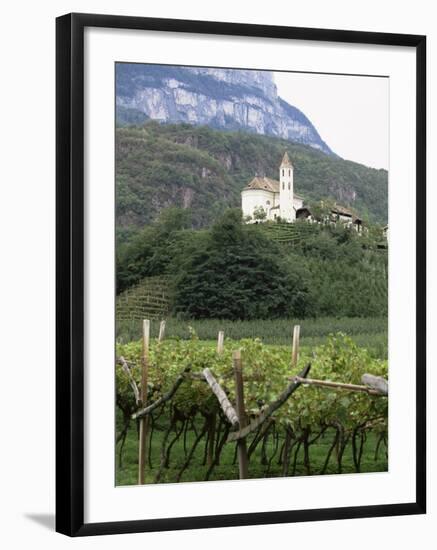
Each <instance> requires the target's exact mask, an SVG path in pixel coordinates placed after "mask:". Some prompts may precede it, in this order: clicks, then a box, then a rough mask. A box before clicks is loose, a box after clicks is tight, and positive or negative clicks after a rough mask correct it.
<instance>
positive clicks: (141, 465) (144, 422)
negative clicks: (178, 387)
mask: <svg viewBox="0 0 437 550" xmlns="http://www.w3.org/2000/svg"><path fill="white" fill-rule="evenodd" d="M149 342H150V321H149V320H148V319H144V321H143V354H142V370H141V396H140V397H141V405H142V406H143V407H144V406H145V405H146V404H147V382H148V375H149ZM148 423H149V422H148V416H145V417H143V418H141V419H140V441H139V451H138V483H139V485H143V484H144V474H145V471H144V470H145V466H146V457H147V431H148V430H147V428H148Z"/></svg>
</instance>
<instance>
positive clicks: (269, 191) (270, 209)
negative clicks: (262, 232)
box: [241, 152, 362, 232]
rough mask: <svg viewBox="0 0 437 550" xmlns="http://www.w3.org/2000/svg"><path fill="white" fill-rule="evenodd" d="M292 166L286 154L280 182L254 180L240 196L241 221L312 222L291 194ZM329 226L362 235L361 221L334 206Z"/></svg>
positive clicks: (292, 190)
mask: <svg viewBox="0 0 437 550" xmlns="http://www.w3.org/2000/svg"><path fill="white" fill-rule="evenodd" d="M293 171H294V169H293V164H292V163H291V160H290V158H289V157H288V153H287V152H285V154H284V156H283V158H282V162H281V165H280V167H279V181H277V180H273V179H271V178H266V177H261V176H255V177H254V178H253V180H252V181H251V182H250V183H248V184H247V185H246V187H245V188H244V189H243V191H242V192H241V209H242V211H243V218H245V219H246V220H248V221H249V222H252V223H253V222H256V221H270V220H275V219H277V218H280V219H281V220H282V221H287V222H290V223H292V222H294V221H295V220H296V219H307V220H309V221H313V217H312V214H311V211H310V210H309V208H308V207H307V206H304V200H303V198H302V197H300V196H299V195H296V193H295V192H294V176H293ZM327 221H329V222H330V223H335V222H342V223H344V224H346V225H348V226H352V227H354V228H355V229H356V230H357V231H359V232H360V231H361V226H362V220H361V219H360V218H358V217H357V216H356V215H355V214H354V212H352V211H351V210H350V209H349V208H346V207H344V206H340V205H338V204H336V205H335V206H334V207H333V208H332V209H331V212H330V216H329V219H327Z"/></svg>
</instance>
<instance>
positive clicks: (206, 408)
mask: <svg viewBox="0 0 437 550" xmlns="http://www.w3.org/2000/svg"><path fill="white" fill-rule="evenodd" d="M152 325H153V323H152ZM291 328H292V327H291V326H290V325H289V334H290V333H291ZM161 329H162V330H161V333H160V334H159V337H158V338H153V339H150V341H149V340H147V344H146V345H145V343H144V340H143V342H142V341H141V340H138V341H134V342H130V343H127V344H118V345H117V358H118V359H117V364H116V384H117V409H118V411H117V484H123V485H124V484H135V483H138V481H139V480H140V482H141V483H159V482H180V481H193V480H199V481H200V480H212V479H236V478H238V477H240V478H241V477H272V476H293V475H314V474H327V473H346V472H362V471H385V470H386V469H387V408H388V404H387V402H388V399H387V397H385V396H384V395H383V394H381V393H380V392H379V391H377V390H375V389H372V387H370V386H363V375H365V376H370V378H373V377H382V379H386V378H387V361H385V360H381V359H375V358H373V357H372V355H371V354H370V353H369V352H368V351H367V350H366V349H364V348H360V347H358V346H357V345H356V344H355V343H354V341H353V340H352V339H351V338H349V337H348V336H346V335H344V334H342V333H337V334H335V335H331V336H330V337H329V338H328V339H327V340H325V343H324V344H323V345H320V346H317V347H305V346H304V347H301V348H300V349H299V345H298V344H299V341H298V333H297V340H296V341H293V345H292V341H291V335H290V337H289V343H288V345H271V344H270V345H266V344H264V343H263V342H261V340H259V339H257V338H247V339H240V340H234V339H230V338H226V339H224V340H223V335H221V336H219V342H218V344H216V343H215V342H208V341H203V340H200V339H199V337H198V335H197V334H196V332H195V331H194V329H193V328H191V330H190V338H189V339H175V338H173V337H172V336H173V335H172V334H171V331H170V330H168V329H169V327H167V331H168V334H169V335H170V337H169V338H167V339H165V338H164V330H163V329H164V327H163V326H162V325H161ZM295 336H296V334H295ZM145 364H146V365H147V375H146V376H145V370H144V367H145ZM378 380H381V378H378ZM145 381H146V382H145ZM141 457H142V458H141ZM243 459H244V460H243ZM242 460H243V462H242ZM139 461H140V467H139V464H138V462H139ZM242 463H243V465H244V464H245V465H246V466H245V467H246V470H247V471H246V475H242V471H243V473H244V468H243V470H242ZM139 470H140V476H139V475H138V472H139Z"/></svg>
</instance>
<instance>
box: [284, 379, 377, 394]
mask: <svg viewBox="0 0 437 550" xmlns="http://www.w3.org/2000/svg"><path fill="white" fill-rule="evenodd" d="M367 376H371V375H367ZM374 378H377V377H376V376H375V377H374ZM292 380H295V381H296V382H300V383H301V384H308V385H309V386H319V387H321V388H334V389H339V390H347V391H354V392H364V393H368V394H370V395H385V396H387V395H388V390H387V391H386V390H385V388H383V387H381V388H380V389H376V388H375V387H370V386H369V385H367V386H360V385H358V384H345V383H343V382H331V381H330V380H316V379H315V378H302V377H301V376H294V377H293V378H292ZM382 380H384V379H382ZM384 382H386V381H385V380H384Z"/></svg>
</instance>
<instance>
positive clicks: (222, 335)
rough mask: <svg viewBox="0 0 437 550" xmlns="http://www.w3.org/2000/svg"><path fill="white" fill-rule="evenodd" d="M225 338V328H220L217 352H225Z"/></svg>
mask: <svg viewBox="0 0 437 550" xmlns="http://www.w3.org/2000/svg"><path fill="white" fill-rule="evenodd" d="M224 339H225V333H224V332H223V330H219V333H218V337H217V353H223V342H224Z"/></svg>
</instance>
